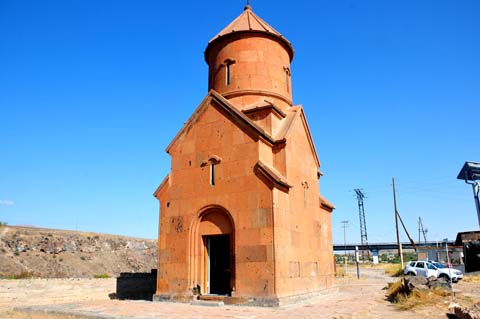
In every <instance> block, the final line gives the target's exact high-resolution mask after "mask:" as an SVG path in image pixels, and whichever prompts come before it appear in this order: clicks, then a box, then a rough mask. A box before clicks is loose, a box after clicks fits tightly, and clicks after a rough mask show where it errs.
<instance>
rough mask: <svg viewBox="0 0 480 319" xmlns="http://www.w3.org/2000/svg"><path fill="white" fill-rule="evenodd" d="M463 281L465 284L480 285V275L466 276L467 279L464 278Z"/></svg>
mask: <svg viewBox="0 0 480 319" xmlns="http://www.w3.org/2000/svg"><path fill="white" fill-rule="evenodd" d="M462 281H463V282H472V283H480V275H473V276H465V277H463V279H462Z"/></svg>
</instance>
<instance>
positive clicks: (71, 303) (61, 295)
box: [0, 268, 480, 319]
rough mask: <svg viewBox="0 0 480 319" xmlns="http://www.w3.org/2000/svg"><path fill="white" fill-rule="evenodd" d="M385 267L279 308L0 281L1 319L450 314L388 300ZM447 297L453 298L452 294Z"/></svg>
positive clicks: (468, 288) (477, 292)
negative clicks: (130, 297) (127, 297)
mask: <svg viewBox="0 0 480 319" xmlns="http://www.w3.org/2000/svg"><path fill="white" fill-rule="evenodd" d="M393 280H395V279H393V278H391V277H389V276H386V275H385V274H384V271H383V269H371V268H362V269H361V278H360V279H359V280H358V279H356V277H355V276H354V275H353V274H348V275H347V276H346V277H343V278H338V279H337V288H338V289H334V290H332V291H329V292H328V293H327V294H324V295H322V296H319V297H317V298H315V299H310V300H308V301H304V302H301V303H297V304H294V305H287V306H282V307H279V308H253V307H240V306H223V307H207V306H198V305H189V304H175V303H153V302H148V301H119V300H110V299H109V296H108V295H109V294H110V293H113V292H115V279H24V280H0V319H6V318H17V319H26V318H30V319H37V318H58V319H66V318H82V319H85V318H110V319H111V318H121V319H127V318H129V319H145V318H197V319H200V318H279V319H282V318H288V319H291V318H335V319H353V318H382V319H384V318H388V319H400V318H409V319H414V318H422V319H424V318H448V316H447V313H448V305H449V303H450V301H446V302H442V303H440V304H435V305H427V306H422V307H419V308H415V309H413V310H399V309H398V308H396V307H395V306H394V305H392V304H390V303H389V302H388V301H386V300H385V290H383V289H382V288H383V287H385V286H386V284H387V282H389V281H393ZM479 286H480V285H479V284H478V283H468V282H465V283H464V282H460V283H459V284H456V285H455V286H454V287H455V290H456V294H457V296H460V295H468V296H469V298H473V299H476V300H480V287H479ZM447 299H448V298H447Z"/></svg>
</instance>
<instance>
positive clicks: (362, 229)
mask: <svg viewBox="0 0 480 319" xmlns="http://www.w3.org/2000/svg"><path fill="white" fill-rule="evenodd" d="M354 191H355V194H356V195H357V201H358V216H359V218H360V242H361V244H362V246H365V245H368V236H367V223H366V222H365V210H364V208H363V199H364V198H365V195H364V194H363V192H362V190H361V189H359V188H355V189H354ZM364 254H365V250H362V257H364Z"/></svg>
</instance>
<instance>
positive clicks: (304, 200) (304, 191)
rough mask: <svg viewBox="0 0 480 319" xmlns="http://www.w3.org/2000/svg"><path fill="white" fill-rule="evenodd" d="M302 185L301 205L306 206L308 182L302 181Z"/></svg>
mask: <svg viewBox="0 0 480 319" xmlns="http://www.w3.org/2000/svg"><path fill="white" fill-rule="evenodd" d="M302 186H303V207H304V208H307V191H308V183H307V182H306V181H305V182H303V183H302Z"/></svg>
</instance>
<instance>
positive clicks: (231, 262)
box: [154, 5, 334, 306]
mask: <svg viewBox="0 0 480 319" xmlns="http://www.w3.org/2000/svg"><path fill="white" fill-rule="evenodd" d="M293 56H294V51H293V47H292V45H291V43H290V42H289V41H288V40H286V39H285V38H284V37H283V36H282V35H281V34H280V33H279V32H278V31H276V30H275V29H273V28H272V27H271V26H270V25H268V24H267V23H266V22H265V21H264V20H262V19H261V18H259V17H258V16H257V15H256V14H255V13H254V12H253V11H252V9H251V7H250V6H249V5H247V6H246V7H245V9H244V11H243V12H242V14H241V15H240V16H238V17H237V18H236V19H235V20H233V21H232V22H231V23H230V24H229V25H228V26H227V27H225V28H224V29H223V30H222V31H221V32H220V33H219V34H217V35H216V36H215V37H214V38H213V39H212V40H210V42H209V43H208V45H207V48H206V50H205V60H206V62H207V64H208V66H209V77H208V84H209V85H208V86H209V92H208V94H207V95H206V97H205V98H204V100H203V101H202V102H201V103H200V105H199V106H198V107H197V109H196V110H195V111H194V112H193V114H192V115H191V117H190V118H189V119H188V121H187V122H186V123H185V125H184V126H183V127H182V128H181V130H180V131H179V132H178V134H177V135H176V136H175V138H174V139H173V140H172V141H171V143H170V145H168V147H167V149H166V151H167V153H168V154H169V155H170V156H171V171H170V173H169V174H168V175H167V176H166V177H165V179H164V180H163V181H162V183H161V184H160V186H159V187H158V188H157V190H156V191H155V193H154V196H155V197H156V198H157V199H158V201H159V203H160V219H159V220H160V221H159V238H158V278H157V291H156V295H155V296H154V300H170V301H183V302H187V301H191V300H192V298H208V296H218V298H221V299H222V300H223V301H224V302H225V303H229V302H230V303H245V304H253V305H267V306H275V305H279V304H281V303H282V302H284V301H285V302H287V301H288V300H292V298H297V297H301V296H308V295H310V294H315V293H317V292H319V291H321V290H324V289H326V288H329V287H331V286H332V285H333V284H334V257H333V243H332V234H331V233H332V231H331V213H332V211H333V209H334V206H333V205H332V204H331V203H330V202H329V201H328V200H326V199H325V198H324V197H323V196H322V195H321V194H320V189H319V179H320V177H321V176H322V173H321V171H320V162H319V159H318V155H317V151H316V149H315V145H314V143H313V140H312V137H311V135H310V131H309V127H308V124H307V120H306V117H305V113H304V111H303V107H302V106H300V105H294V104H293V102H292V81H291V72H290V63H291V61H292V59H293Z"/></svg>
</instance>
